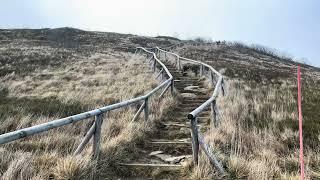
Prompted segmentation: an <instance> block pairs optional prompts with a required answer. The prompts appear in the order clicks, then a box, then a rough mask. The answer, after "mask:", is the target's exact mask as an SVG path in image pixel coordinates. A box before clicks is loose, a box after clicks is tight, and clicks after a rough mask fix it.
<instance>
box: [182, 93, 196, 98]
mask: <svg viewBox="0 0 320 180" xmlns="http://www.w3.org/2000/svg"><path fill="white" fill-rule="evenodd" d="M181 96H182V97H183V98H196V97H197V95H195V94H193V93H181Z"/></svg>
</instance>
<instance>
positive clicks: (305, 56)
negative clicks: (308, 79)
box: [0, 0, 320, 67]
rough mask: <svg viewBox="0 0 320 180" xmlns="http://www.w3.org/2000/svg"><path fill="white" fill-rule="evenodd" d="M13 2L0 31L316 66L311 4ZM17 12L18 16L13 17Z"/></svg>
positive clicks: (4, 9) (319, 29) (318, 30)
mask: <svg viewBox="0 0 320 180" xmlns="http://www.w3.org/2000/svg"><path fill="white" fill-rule="evenodd" d="M149 4H150V3H149V1H147V0H137V1H134V2H132V1H125V0H118V1H101V0H92V1H89V0H78V1H77V0H69V1H63V0H55V1H53V0H48V1H45V2H43V1H40V0H30V1H28V2H20V1H18V0H12V1H5V2H2V6H1V7H0V10H1V11H0V15H1V16H2V17H7V18H2V19H0V29H23V28H28V29H42V28H60V27H72V28H77V29H82V30H87V31H88V30H89V31H102V32H116V33H125V34H135V35H143V36H151V37H155V36H159V35H161V36H172V37H177V38H179V39H183V40H188V39H194V38H197V37H202V38H205V39H211V40H213V41H218V40H221V41H222V40H226V41H240V42H243V43H245V44H248V45H250V44H259V45H263V46H266V47H269V48H272V49H276V50H277V51H279V52H280V54H283V55H285V56H288V57H291V58H293V59H294V60H295V61H298V62H304V63H306V64H309V65H312V66H316V67H320V61H319V60H318V49H319V48H318V47H319V46H318V45H317V42H318V41H319V40H320V24H317V23H316V22H315V20H316V19H319V18H320V12H317V7H318V6H317V5H320V2H317V1H316V0H307V1H304V2H300V1H298V0H293V1H290V0H284V1H281V2H278V1H276V0H271V1H267V2H257V1H254V0H246V1H242V2H237V1H234V0H227V1H223V2H219V1H209V0H200V1H197V2H193V1H190V0H187V1H182V0H175V1H170V0H162V1H160V0H157V1H154V2H153V3H152V4H150V5H149ZM17 12H18V13H17Z"/></svg>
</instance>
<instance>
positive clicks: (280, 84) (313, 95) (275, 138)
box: [176, 43, 320, 179]
mask: <svg viewBox="0 0 320 180" xmlns="http://www.w3.org/2000/svg"><path fill="white" fill-rule="evenodd" d="M176 51H177V52H178V53H179V54H180V55H182V56H186V57H189V58H192V59H199V60H203V61H205V62H207V63H209V64H211V65H212V66H213V67H215V68H217V69H224V71H225V73H224V74H225V76H227V78H228V79H229V81H230V84H229V86H230V87H229V91H230V93H231V94H230V93H229V94H228V96H230V97H226V98H223V99H222V100H221V104H222V105H221V106H222V107H220V108H221V112H222V113H223V114H224V118H223V121H225V122H222V127H220V128H218V130H214V131H211V132H208V135H207V137H208V140H209V141H211V143H212V145H213V146H214V147H216V149H218V151H219V152H220V153H221V154H225V155H221V159H223V162H224V164H225V166H226V167H227V169H228V170H229V171H230V173H231V175H232V176H233V178H241V177H242V178H243V177H246V178H251V179H258V178H262V179H264V178H280V177H281V178H293V177H296V176H297V173H298V170H299V168H298V163H297V162H298V156H297V152H298V150H299V149H298V148H299V146H298V137H297V131H298V122H297V114H296V113H297V105H296V98H297V93H296V92H297V88H296V79H295V78H296V67H297V65H298V63H296V62H293V61H291V60H290V59H289V58H284V57H279V56H277V54H276V53H274V52H272V51H269V50H267V49H261V48H259V49H257V48H254V47H249V46H246V45H242V44H239V43H227V44H220V45H219V46H217V45H215V44H202V45H200V46H199V45H198V46H193V45H186V46H183V47H182V48H178V49H176ZM301 66H302V73H303V82H304V84H303V105H302V106H303V115H304V125H303V129H304V143H305V154H306V158H307V159H308V160H306V164H307V175H308V177H312V178H316V177H319V172H320V169H319V168H317V167H318V166H319V163H320V161H319V159H318V158H313V157H314V156H319V151H320V146H319V143H320V142H319V141H320V139H319V137H320V128H319V126H320V119H319V117H320V114H319V109H318V107H319V105H320V101H319V97H320V96H319V92H320V91H319V88H320V71H319V68H315V67H311V66H308V65H304V64H301ZM230 88H231V89H230ZM233 89H236V91H234V90H233ZM224 104H227V105H228V106H225V105H224ZM234 111H237V112H238V111H239V112H238V113H236V112H234ZM214 132H216V133H214ZM234 138H236V139H234ZM239 138H240V139H239ZM222 139H224V140H222ZM239 141H241V142H239ZM239 143H240V145H239ZM261 152H266V153H267V154H264V155H261ZM270 153H271V154H270ZM272 154H273V155H272ZM274 155H276V157H274ZM309 158H311V159H312V160H310V159H309ZM206 163H207V164H208V162H207V161H205V163H204V164H206ZM273 163H274V164H273ZM206 168H208V169H211V168H209V167H208V166H206ZM206 168H204V167H202V170H201V169H199V168H198V169H197V168H196V171H195V177H201V178H204V177H207V176H214V174H212V171H209V170H207V171H206V170H204V169H206Z"/></svg>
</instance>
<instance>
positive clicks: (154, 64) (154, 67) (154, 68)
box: [153, 59, 157, 72]
mask: <svg viewBox="0 0 320 180" xmlns="http://www.w3.org/2000/svg"><path fill="white" fill-rule="evenodd" d="M156 62H157V61H156V59H154V61H153V72H155V71H156V65H157V64H156Z"/></svg>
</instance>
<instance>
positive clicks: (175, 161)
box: [166, 155, 192, 164]
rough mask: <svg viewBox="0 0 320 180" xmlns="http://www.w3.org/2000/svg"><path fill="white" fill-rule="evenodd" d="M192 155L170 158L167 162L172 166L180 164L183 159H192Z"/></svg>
mask: <svg viewBox="0 0 320 180" xmlns="http://www.w3.org/2000/svg"><path fill="white" fill-rule="evenodd" d="M191 157H192V156H191V155H182V156H177V157H170V158H167V159H166V162H169V163H170V164H177V163H180V161H182V160H183V159H186V158H191Z"/></svg>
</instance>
